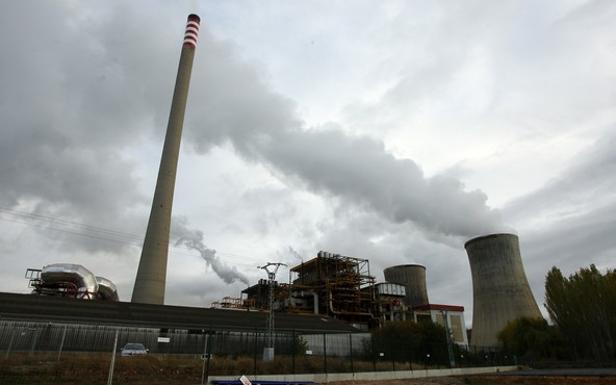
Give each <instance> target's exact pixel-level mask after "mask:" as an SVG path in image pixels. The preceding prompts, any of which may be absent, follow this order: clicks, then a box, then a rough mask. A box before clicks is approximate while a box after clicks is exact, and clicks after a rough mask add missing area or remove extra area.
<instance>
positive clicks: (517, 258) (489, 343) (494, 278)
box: [464, 234, 541, 348]
mask: <svg viewBox="0 0 616 385" xmlns="http://www.w3.org/2000/svg"><path fill="white" fill-rule="evenodd" d="M464 248H465V249H466V252H467V254H468V260H469V262H470V265H471V273H472V276H473V333H472V336H471V341H470V344H471V346H474V347H478V348H493V347H496V346H497V345H498V339H497V334H498V332H499V331H501V330H502V329H503V328H504V327H505V325H507V323H508V322H509V321H512V320H514V319H516V318H519V317H531V318H540V317H541V312H540V311H539V307H538V306H537V302H535V298H534V297H533V293H532V292H531V290H530V287H529V285H528V280H527V279H526V274H525V273H524V266H523V264H522V257H521V255H520V245H519V242H518V237H517V235H514V234H491V235H486V236H482V237H478V238H474V239H471V240H470V241H468V242H466V244H465V245H464Z"/></svg>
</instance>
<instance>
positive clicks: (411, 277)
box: [383, 264, 429, 306]
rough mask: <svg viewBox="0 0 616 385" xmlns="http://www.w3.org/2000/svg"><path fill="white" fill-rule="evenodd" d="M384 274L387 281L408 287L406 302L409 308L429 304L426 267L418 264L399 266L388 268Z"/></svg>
mask: <svg viewBox="0 0 616 385" xmlns="http://www.w3.org/2000/svg"><path fill="white" fill-rule="evenodd" d="M383 273H384V275H385V281H387V282H391V283H397V284H399V285H403V286H406V297H405V299H404V301H405V303H406V304H407V305H408V306H418V305H425V304H427V303H429V301H428V289H427V288H426V267H425V266H422V265H416V264H408V265H398V266H392V267H388V268H387V269H385V271H384V272H383Z"/></svg>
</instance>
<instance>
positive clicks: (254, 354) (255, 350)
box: [253, 329, 257, 378]
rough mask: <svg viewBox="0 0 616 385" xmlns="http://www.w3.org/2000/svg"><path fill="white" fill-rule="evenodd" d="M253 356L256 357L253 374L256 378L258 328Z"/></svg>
mask: <svg viewBox="0 0 616 385" xmlns="http://www.w3.org/2000/svg"><path fill="white" fill-rule="evenodd" d="M253 358H254V366H253V369H254V370H253V375H254V377H255V378H256V377H257V329H255V349H254V352H253Z"/></svg>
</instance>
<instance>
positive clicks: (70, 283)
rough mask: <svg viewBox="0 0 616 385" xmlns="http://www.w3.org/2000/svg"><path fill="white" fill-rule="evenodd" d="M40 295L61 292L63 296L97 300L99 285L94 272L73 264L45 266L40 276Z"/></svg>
mask: <svg viewBox="0 0 616 385" xmlns="http://www.w3.org/2000/svg"><path fill="white" fill-rule="evenodd" d="M40 281H41V282H40V288H39V293H40V294H44V295H45V294H47V295H55V294H52V293H54V291H55V292H58V290H60V291H61V292H62V293H64V294H63V295H66V296H70V297H76V298H83V299H95V298H96V293H97V292H98V283H97V282H96V277H95V276H94V274H92V272H91V271H90V270H88V269H86V268H85V267H83V266H81V265H77V264H73V263H54V264H51V265H47V266H43V269H42V270H41V275H40Z"/></svg>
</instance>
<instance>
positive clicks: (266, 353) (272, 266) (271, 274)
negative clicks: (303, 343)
mask: <svg viewBox="0 0 616 385" xmlns="http://www.w3.org/2000/svg"><path fill="white" fill-rule="evenodd" d="M280 266H287V265H286V264H284V263H280V262H276V263H273V262H268V263H267V264H265V265H263V266H258V267H257V268H258V269H261V270H265V272H266V273H267V283H268V286H269V316H268V318H267V339H266V344H265V345H266V346H265V348H264V349H263V361H273V360H274V283H275V282H276V273H277V272H278V269H279V268H280Z"/></svg>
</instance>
